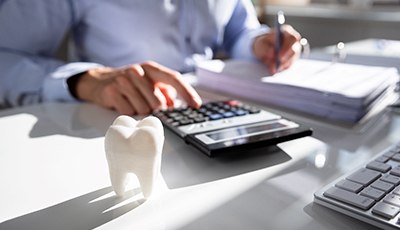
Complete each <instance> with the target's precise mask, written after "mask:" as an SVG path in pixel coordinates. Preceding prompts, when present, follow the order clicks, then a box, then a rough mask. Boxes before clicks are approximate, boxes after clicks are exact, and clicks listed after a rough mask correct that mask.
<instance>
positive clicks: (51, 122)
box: [0, 91, 400, 230]
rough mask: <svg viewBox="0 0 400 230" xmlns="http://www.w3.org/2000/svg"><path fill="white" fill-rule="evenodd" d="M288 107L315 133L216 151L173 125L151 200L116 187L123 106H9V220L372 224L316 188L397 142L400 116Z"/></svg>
mask: <svg viewBox="0 0 400 230" xmlns="http://www.w3.org/2000/svg"><path fill="white" fill-rule="evenodd" d="M200 92H201V94H202V95H203V97H204V98H210V99H221V97H220V96H216V95H213V94H210V93H206V92H202V91H200ZM263 108H265V109H269V110H271V111H273V112H276V110H273V109H271V108H267V107H263ZM280 114H282V115H284V116H286V117H288V118H290V119H293V120H295V121H298V122H301V123H303V124H305V125H308V126H311V127H313V129H314V134H313V136H312V137H305V138H301V139H298V140H294V141H289V142H286V143H283V144H279V145H278V146H279V148H278V147H276V146H273V147H268V148H262V149H258V150H254V151H248V152H247V153H246V154H243V155H237V156H230V157H220V158H208V157H207V156H205V155H203V154H202V153H200V152H199V151H197V150H196V149H194V148H192V147H191V146H188V145H186V144H185V143H184V142H183V141H182V140H181V139H179V138H178V137H177V136H175V135H174V134H172V133H171V132H170V131H166V133H165V136H166V142H165V144H164V150H163V158H162V168H161V171H162V176H163V178H164V181H165V185H166V189H165V190H164V192H161V193H160V194H159V196H157V197H155V198H154V199H152V200H148V201H146V202H143V200H142V196H141V194H140V192H139V191H138V189H133V190H132V191H131V192H130V193H129V194H128V195H127V196H126V197H125V198H116V197H115V196H113V192H112V189H111V185H110V181H109V177H108V171H107V170H108V167H107V162H106V159H105V153H104V149H103V140H104V134H105V132H106V130H107V128H108V126H109V125H110V124H111V123H112V121H113V120H114V118H115V117H116V116H117V114H115V113H114V112H112V111H108V110H104V109H102V108H99V107H97V106H94V105H90V104H43V105H37V106H31V107H25V108H16V109H11V110H3V111H1V112H0V139H1V144H0V184H1V187H0V188H1V189H0V229H31V230H36V229H37V230H39V229H40V230H44V229H58V230H59V229H61V230H62V229H75V230H76V229H92V228H99V229H307V230H310V229H373V227H372V226H370V225H367V224H364V223H361V222H359V221H357V220H355V219H352V218H350V217H347V216H344V215H342V214H339V213H336V212H334V211H330V210H328V209H326V208H323V207H320V206H318V205H316V204H313V193H314V192H315V191H316V190H318V189H319V188H321V187H322V186H323V185H325V184H327V183H328V182H330V181H331V180H333V179H335V178H336V177H338V176H340V175H341V174H343V173H345V172H347V171H348V170H351V169H353V168H354V167H356V166H358V165H360V164H362V163H363V162H365V161H367V160H368V159H370V158H371V157H372V156H374V155H375V154H376V153H378V152H379V151H380V150H382V149H384V148H386V147H387V146H388V145H390V144H393V143H396V142H397V141H398V140H399V135H398V133H399V132H400V116H399V115H397V114H395V113H393V112H390V111H387V112H386V113H384V114H383V115H382V116H380V118H379V119H378V120H377V121H375V122H372V123H373V124H368V125H365V126H364V127H363V129H364V130H363V131H362V132H361V131H360V129H359V128H357V129H355V128H353V129H352V128H343V127H338V126H335V125H332V124H326V123H325V122H321V121H314V120H313V119H309V118H306V117H303V116H298V115H295V114H291V113H287V112H280Z"/></svg>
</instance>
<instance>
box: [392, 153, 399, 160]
mask: <svg viewBox="0 0 400 230" xmlns="http://www.w3.org/2000/svg"><path fill="white" fill-rule="evenodd" d="M392 160H394V161H400V154H399V153H396V154H394V155H393V156H392Z"/></svg>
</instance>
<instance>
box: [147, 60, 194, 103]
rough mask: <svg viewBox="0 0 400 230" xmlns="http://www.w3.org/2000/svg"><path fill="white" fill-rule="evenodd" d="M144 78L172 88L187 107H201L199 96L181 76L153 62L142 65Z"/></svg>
mask: <svg viewBox="0 0 400 230" xmlns="http://www.w3.org/2000/svg"><path fill="white" fill-rule="evenodd" d="M141 66H142V68H143V69H144V71H145V73H146V76H147V77H149V78H150V79H151V80H152V81H153V82H154V83H157V82H162V83H166V84H169V85H171V86H172V87H174V88H175V89H176V90H177V92H178V93H179V95H181V96H182V98H183V99H184V100H185V101H186V102H187V103H188V105H189V106H191V107H195V108H199V107H200V105H201V99H200V96H199V95H198V94H197V92H196V91H195V90H194V89H193V88H192V87H191V86H190V85H189V84H188V83H187V82H185V81H184V80H183V79H182V76H181V74H179V73H178V72H176V71H173V70H171V69H168V68H167V67H163V66H161V65H159V64H157V63H154V62H146V63H143V64H142V65H141Z"/></svg>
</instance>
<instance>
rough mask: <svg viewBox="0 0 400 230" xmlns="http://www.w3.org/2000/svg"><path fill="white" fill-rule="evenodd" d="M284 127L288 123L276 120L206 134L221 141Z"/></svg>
mask: <svg viewBox="0 0 400 230" xmlns="http://www.w3.org/2000/svg"><path fill="white" fill-rule="evenodd" d="M283 127H286V125H285V124H282V123H279V122H276V123H269V124H262V125H255V126H244V127H243V126H242V127H238V128H235V129H227V130H222V131H219V132H212V133H207V134H206V136H207V137H209V138H211V139H212V140H214V141H219V140H224V139H232V138H237V137H241V136H248V135H250V134H254V133H260V132H268V131H270V130H276V129H279V128H283Z"/></svg>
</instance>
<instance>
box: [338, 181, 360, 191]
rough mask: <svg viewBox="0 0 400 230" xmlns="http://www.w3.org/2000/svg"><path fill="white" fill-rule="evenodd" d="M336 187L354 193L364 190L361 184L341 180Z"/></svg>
mask: <svg viewBox="0 0 400 230" xmlns="http://www.w3.org/2000/svg"><path fill="white" fill-rule="evenodd" d="M335 186H336V187H338V188H342V189H345V190H347V191H350V192H354V193H358V192H359V191H361V189H362V188H363V186H362V185H361V184H358V183H356V182H353V181H349V180H341V181H339V182H338V183H336V185H335Z"/></svg>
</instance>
